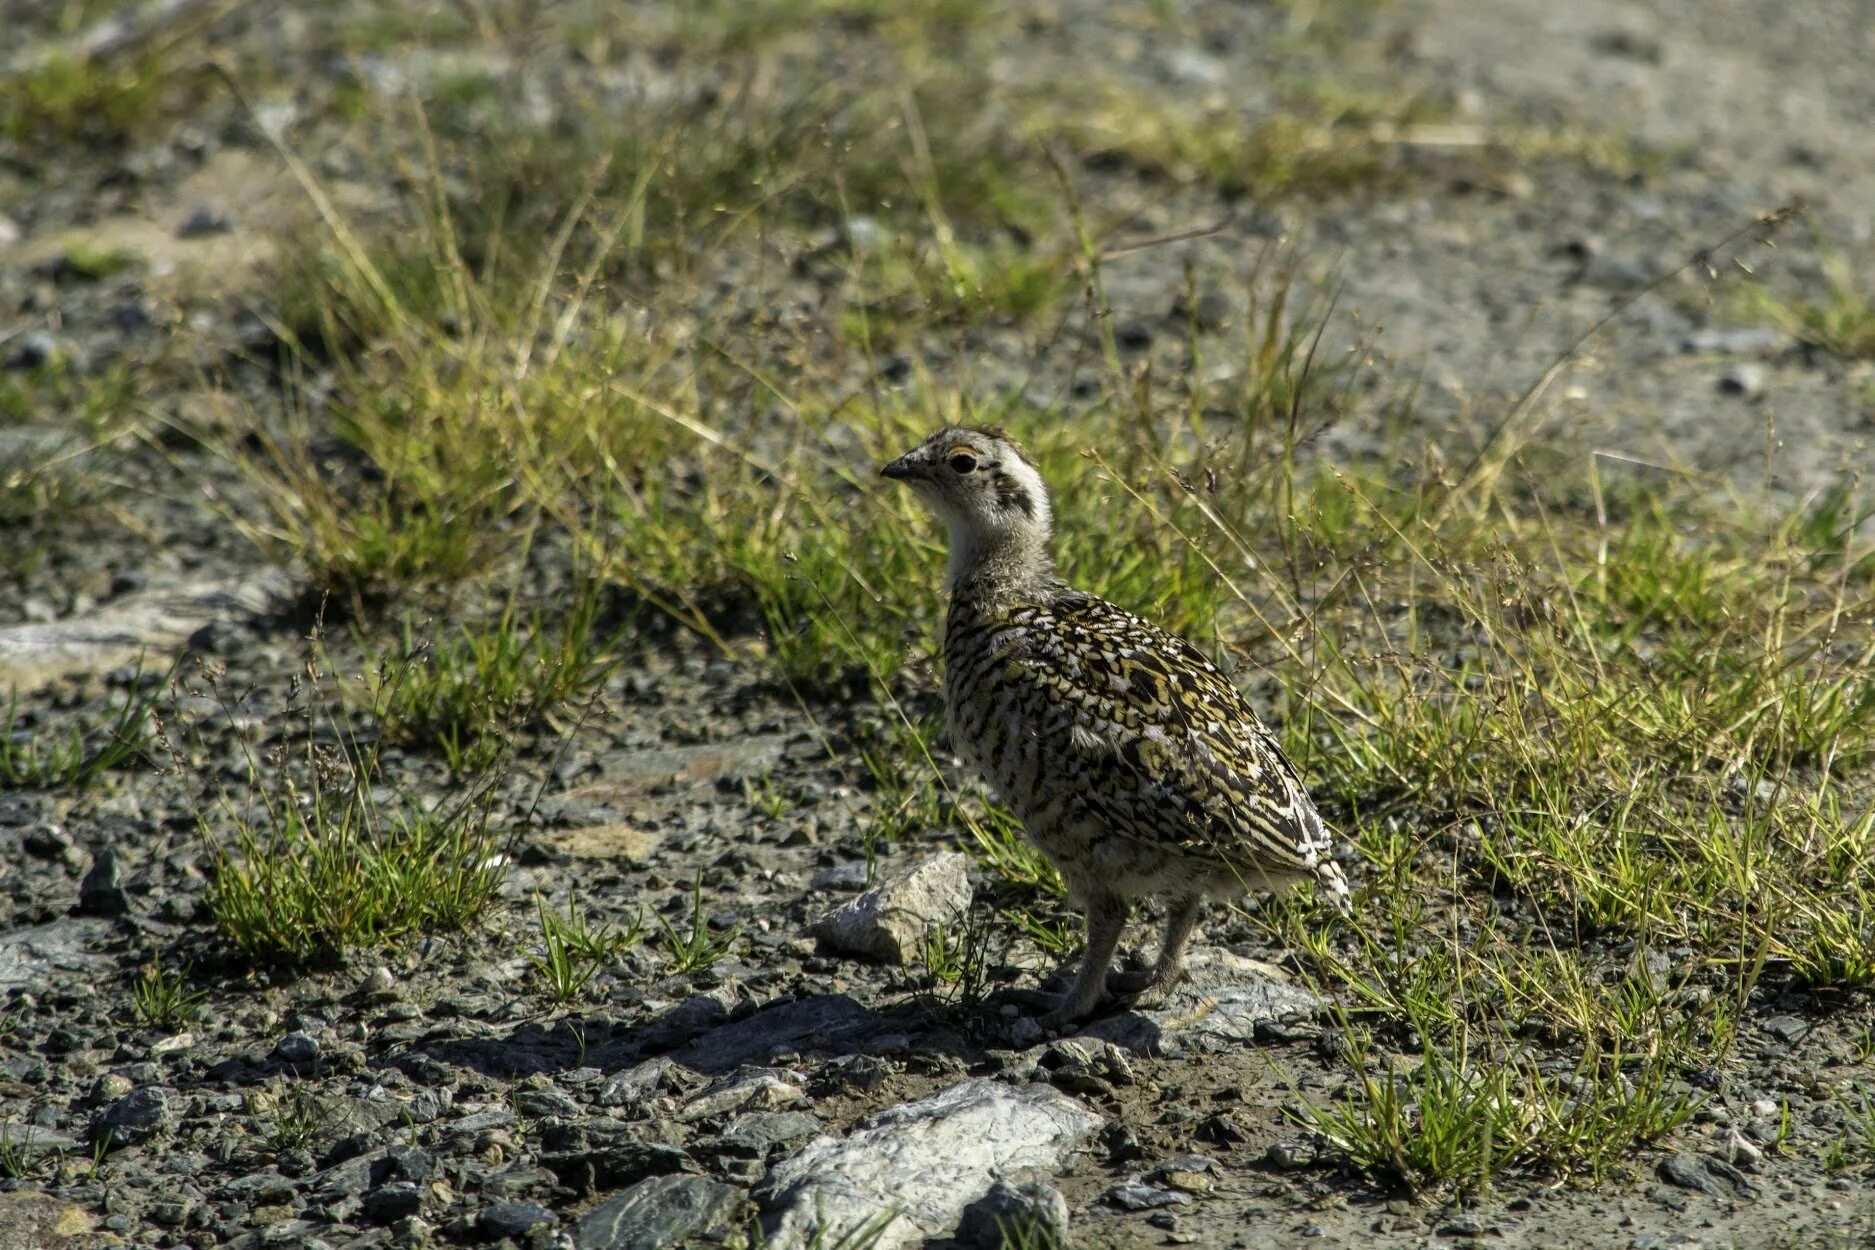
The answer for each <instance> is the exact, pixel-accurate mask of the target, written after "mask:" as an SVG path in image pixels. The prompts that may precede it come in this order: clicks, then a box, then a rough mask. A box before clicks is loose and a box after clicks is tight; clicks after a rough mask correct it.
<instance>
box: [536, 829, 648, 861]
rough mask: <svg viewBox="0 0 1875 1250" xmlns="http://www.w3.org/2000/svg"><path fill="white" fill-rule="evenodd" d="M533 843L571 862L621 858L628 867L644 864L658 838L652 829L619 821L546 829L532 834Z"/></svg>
mask: <svg viewBox="0 0 1875 1250" xmlns="http://www.w3.org/2000/svg"><path fill="white" fill-rule="evenodd" d="M534 840H535V841H537V842H539V843H540V844H541V845H542V846H546V847H550V848H552V849H553V850H556V851H558V852H560V854H562V855H567V856H570V857H572V858H573V859H622V860H624V861H625V862H626V863H628V864H643V863H644V862H645V861H646V860H648V859H650V858H651V853H652V852H653V851H655V850H657V849H658V842H659V841H660V838H659V837H658V835H657V834H656V833H655V832H653V831H652V830H649V829H639V828H637V827H636V826H633V825H628V824H625V823H623V822H618V823H614V824H605V825H586V826H584V827H582V828H579V829H553V830H548V831H547V832H544V833H537V834H535V835H534Z"/></svg>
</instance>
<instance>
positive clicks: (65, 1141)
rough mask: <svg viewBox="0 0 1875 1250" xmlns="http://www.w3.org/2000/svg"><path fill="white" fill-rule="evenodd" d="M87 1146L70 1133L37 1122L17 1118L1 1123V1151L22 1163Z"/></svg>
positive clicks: (67, 1152)
mask: <svg viewBox="0 0 1875 1250" xmlns="http://www.w3.org/2000/svg"><path fill="white" fill-rule="evenodd" d="M85 1148H86V1147H85V1144H84V1143H83V1142H81V1141H79V1140H78V1139H77V1138H76V1137H73V1136H71V1135H70V1134H69V1133H61V1132H58V1131H56V1130H54V1129H49V1128H41V1127H39V1126H38V1125H37V1124H21V1123H19V1122H18V1121H16V1120H8V1121H7V1122H6V1123H4V1124H0V1153H4V1154H7V1155H11V1156H12V1157H13V1158H15V1159H18V1160H20V1161H21V1162H22V1163H37V1162H38V1161H39V1160H41V1159H43V1158H45V1157H46V1156H47V1155H64V1154H76V1153H77V1152H78V1151H80V1150H84V1149H85Z"/></svg>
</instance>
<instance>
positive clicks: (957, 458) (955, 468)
mask: <svg viewBox="0 0 1875 1250" xmlns="http://www.w3.org/2000/svg"><path fill="white" fill-rule="evenodd" d="M950 466H951V472H953V473H970V472H972V471H974V470H975V469H976V467H977V458H976V457H975V456H973V455H971V454H970V453H969V452H967V451H953V452H952V453H951V454H950Z"/></svg>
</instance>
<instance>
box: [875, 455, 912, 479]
mask: <svg viewBox="0 0 1875 1250" xmlns="http://www.w3.org/2000/svg"><path fill="white" fill-rule="evenodd" d="M879 476H880V477H889V478H891V479H892V480H893V481H895V482H903V481H905V480H906V479H907V478H914V477H917V476H918V470H917V469H916V468H914V467H913V466H912V463H911V457H910V456H900V457H899V458H898V459H897V460H894V461H892V463H890V464H888V465H886V466H885V468H883V469H880V470H879Z"/></svg>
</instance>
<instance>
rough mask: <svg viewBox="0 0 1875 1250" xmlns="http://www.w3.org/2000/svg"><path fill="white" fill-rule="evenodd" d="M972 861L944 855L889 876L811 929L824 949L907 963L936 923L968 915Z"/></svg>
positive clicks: (948, 922)
mask: <svg viewBox="0 0 1875 1250" xmlns="http://www.w3.org/2000/svg"><path fill="white" fill-rule="evenodd" d="M969 867H970V858H969V856H967V855H962V854H959V853H958V852H956V851H946V852H945V853H944V854H942V855H933V856H931V857H930V858H929V859H926V860H923V861H921V862H919V863H917V864H913V865H911V866H910V867H909V868H906V869H904V870H903V871H900V872H896V873H893V874H892V875H891V876H889V877H888V878H887V879H886V880H884V881H881V882H880V883H879V884H878V885H875V886H873V887H872V888H871V889H870V890H867V891H866V892H865V893H864V894H862V895H860V896H859V897H858V898H856V899H853V900H852V901H851V902H848V903H845V904H843V905H841V906H839V907H836V908H834V910H833V911H832V912H830V913H828V915H826V916H825V917H824V918H822V920H821V921H820V923H819V924H818V925H816V926H815V927H814V932H815V935H816V936H817V937H818V938H819V939H820V944H821V946H822V947H823V948H825V949H827V950H832V951H837V952H840V953H841V954H846V955H859V956H862V957H864V958H866V959H876V960H879V961H880V962H882V963H888V964H907V963H910V962H911V961H912V959H913V958H914V957H915V956H916V955H917V953H918V952H919V951H921V950H922V949H923V946H924V941H925V938H926V937H927V936H929V935H930V934H931V932H932V931H933V930H934V929H935V928H936V926H938V925H940V924H955V923H956V922H958V921H960V920H962V919H963V917H964V914H965V913H966V912H968V911H969V910H970V877H969Z"/></svg>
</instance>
